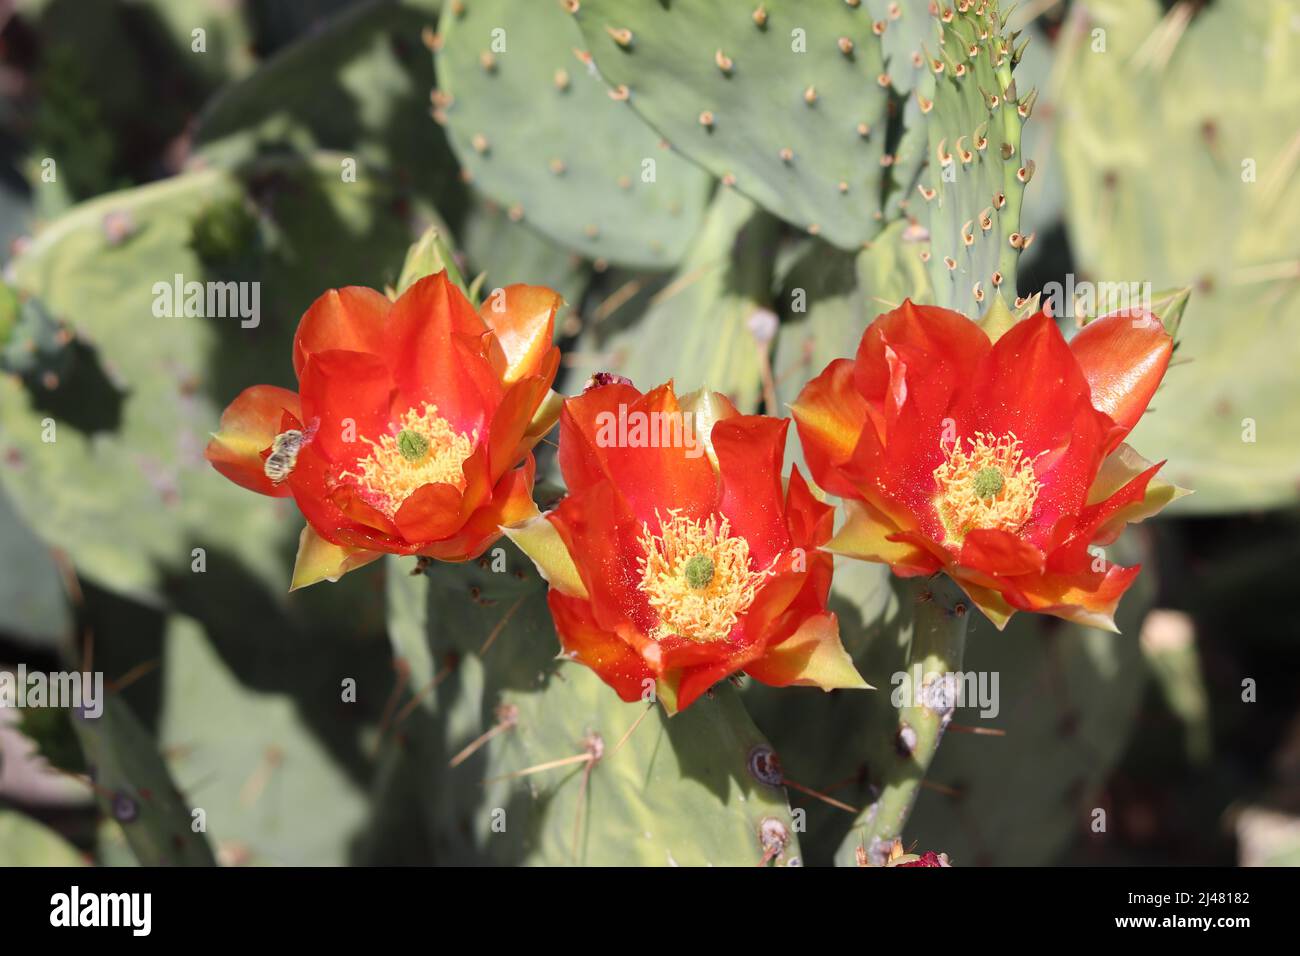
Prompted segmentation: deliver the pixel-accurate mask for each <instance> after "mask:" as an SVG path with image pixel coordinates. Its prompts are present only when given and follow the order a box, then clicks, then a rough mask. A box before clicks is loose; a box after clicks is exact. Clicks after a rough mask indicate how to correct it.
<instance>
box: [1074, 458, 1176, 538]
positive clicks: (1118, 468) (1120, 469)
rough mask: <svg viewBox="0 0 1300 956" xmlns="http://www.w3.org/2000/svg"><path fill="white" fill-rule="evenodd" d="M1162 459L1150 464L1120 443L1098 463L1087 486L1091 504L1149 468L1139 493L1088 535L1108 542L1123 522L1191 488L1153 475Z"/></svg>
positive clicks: (1149, 512) (1136, 518)
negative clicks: (1137, 497) (1092, 479)
mask: <svg viewBox="0 0 1300 956" xmlns="http://www.w3.org/2000/svg"><path fill="white" fill-rule="evenodd" d="M1163 464H1164V462H1160V463H1159V464H1152V463H1151V462H1149V461H1147V460H1146V459H1145V458H1143V457H1142V456H1141V455H1139V454H1138V453H1137V452H1136V451H1134V450H1133V447H1132V446H1131V445H1127V444H1121V445H1120V446H1119V447H1118V448H1116V449H1115V450H1114V451H1113V452H1111V453H1110V454H1109V455H1108V456H1107V457H1106V460H1105V461H1103V462H1102V463H1101V470H1100V471H1099V472H1098V473H1097V478H1096V480H1095V481H1093V483H1092V487H1091V488H1089V489H1088V504H1089V505H1090V506H1091V505H1094V504H1097V503H1099V502H1102V501H1105V500H1106V499H1108V498H1111V497H1113V496H1114V495H1115V494H1117V493H1118V492H1119V491H1120V489H1121V488H1123V487H1124V486H1126V485H1128V484H1129V483H1131V482H1132V481H1133V480H1134V479H1136V478H1138V477H1140V476H1141V475H1143V474H1145V473H1147V472H1151V477H1149V479H1148V481H1147V483H1146V485H1145V487H1144V490H1143V494H1142V497H1141V498H1140V499H1134V500H1132V501H1125V502H1124V503H1123V506H1122V507H1120V508H1118V509H1112V511H1111V513H1110V514H1109V515H1107V516H1106V517H1105V518H1104V519H1103V520H1102V521H1100V522H1098V523H1097V526H1096V528H1095V529H1094V531H1093V534H1092V539H1093V540H1094V541H1095V542H1097V543H1098V544H1109V543H1110V542H1112V541H1114V540H1115V539H1116V538H1118V537H1119V534H1120V532H1121V531H1123V530H1124V526H1125V525H1129V524H1137V523H1138V522H1139V521H1143V520H1145V519H1146V518H1149V517H1151V516H1152V515H1154V514H1156V513H1157V512H1159V511H1160V510H1161V509H1163V508H1164V507H1165V506H1166V505H1168V504H1170V503H1171V502H1174V501H1177V500H1178V499H1179V498H1182V497H1184V496H1186V495H1190V494H1191V492H1190V491H1188V490H1187V489H1186V488H1180V487H1178V486H1177V485H1175V484H1173V483H1172V482H1168V481H1164V480H1162V479H1160V478H1159V477H1155V469H1158V468H1159V467H1160V466H1161V465H1163Z"/></svg>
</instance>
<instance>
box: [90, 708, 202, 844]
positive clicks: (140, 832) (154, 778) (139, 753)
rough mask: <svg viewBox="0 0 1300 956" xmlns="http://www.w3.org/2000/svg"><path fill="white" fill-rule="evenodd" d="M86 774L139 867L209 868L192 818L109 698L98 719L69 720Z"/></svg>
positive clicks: (127, 713)
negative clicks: (77, 740) (119, 828)
mask: <svg viewBox="0 0 1300 956" xmlns="http://www.w3.org/2000/svg"><path fill="white" fill-rule="evenodd" d="M72 726H73V727H74V728H75V729H76V732H77V737H78V738H79V739H80V740H81V746H82V749H83V750H84V751H85V755H86V773H87V775H88V776H89V778H90V783H91V785H92V787H93V788H94V791H95V798H96V800H97V801H98V803H99V805H100V808H101V810H102V811H103V813H104V815H105V816H106V817H108V818H109V819H112V820H116V821H117V823H118V824H119V825H120V826H121V828H122V832H123V833H124V834H125V835H126V841H127V843H128V844H129V845H130V847H131V850H132V852H133V853H134V854H135V856H136V858H137V859H138V860H139V861H140V862H141V863H142V864H143V865H145V866H215V865H216V859H215V858H214V857H213V855H212V848H211V847H210V846H209V845H208V841H207V837H206V836H205V835H204V832H203V830H202V829H201V828H200V826H199V824H198V823H196V820H197V818H196V817H195V816H194V815H193V814H192V812H191V809H190V807H189V805H188V804H187V803H186V800H185V798H184V797H183V796H182V795H181V793H180V791H179V790H177V789H176V784H175V783H174V782H173V780H172V777H171V775H170V774H169V773H168V771H167V767H166V765H165V764H164V763H163V761H162V758H161V757H160V756H159V754H158V752H157V750H156V749H155V747H154V744H153V741H152V740H151V739H150V737H149V732H148V731H147V730H145V728H144V727H143V726H141V725H140V722H139V720H138V719H137V718H136V716H135V715H134V714H133V713H131V710H130V708H129V707H127V705H126V704H125V703H124V702H123V701H122V700H120V699H119V698H117V697H116V696H114V695H112V694H109V695H107V696H106V697H105V699H104V712H103V713H102V714H101V715H99V716H98V717H89V716H87V715H85V714H73V717H72Z"/></svg>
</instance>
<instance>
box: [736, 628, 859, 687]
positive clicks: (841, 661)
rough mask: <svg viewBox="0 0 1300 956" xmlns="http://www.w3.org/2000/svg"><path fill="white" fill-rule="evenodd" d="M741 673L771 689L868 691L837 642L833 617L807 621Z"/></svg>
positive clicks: (836, 629) (849, 658) (841, 644)
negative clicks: (803, 688)
mask: <svg viewBox="0 0 1300 956" xmlns="http://www.w3.org/2000/svg"><path fill="white" fill-rule="evenodd" d="M745 673H747V674H749V675H750V676H751V677H753V678H755V679H756V680H759V681H762V682H763V683H764V684H769V685H771V686H773V687H787V686H789V685H791V684H796V685H800V686H804V687H820V688H821V689H822V690H827V691H829V690H836V689H840V688H845V689H848V688H858V689H868V690H869V689H871V685H870V684H868V683H867V682H866V681H865V680H863V679H862V675H861V674H859V673H858V669H857V667H856V666H855V665H854V663H853V658H852V657H850V656H849V653H848V651H846V650H845V649H844V645H843V643H842V642H841V641H840V628H839V623H838V622H837V621H836V618H835V615H834V614H818V615H816V616H815V617H810V618H808V619H807V620H806V621H804V622H803V624H802V625H800V627H799V629H798V630H797V631H795V632H794V634H792V635H790V637H788V638H786V639H785V640H784V641H782V642H781V643H780V644H779V645H777V646H776V647H769V648H768V650H767V653H766V654H764V655H763V656H762V657H760V658H759V659H758V660H756V661H754V662H752V663H751V664H749V665H748V666H746V668H745Z"/></svg>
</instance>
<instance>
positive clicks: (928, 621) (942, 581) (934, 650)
mask: <svg viewBox="0 0 1300 956" xmlns="http://www.w3.org/2000/svg"><path fill="white" fill-rule="evenodd" d="M914 588H915V593H916V597H915V612H914V617H913V621H912V642H911V646H910V648H909V650H908V660H907V669H908V671H909V672H912V671H914V670H915V669H916V668H918V667H919V668H920V670H921V673H922V674H924V675H927V678H928V679H929V680H930V682H929V683H927V684H926V685H925V686H924V687H922V688H913V693H912V695H911V696H912V700H910V701H909V702H907V703H906V704H904V706H903V707H902V708H900V710H899V712H898V730H897V731H896V733H895V735H894V739H893V740H892V741H891V744H892V747H891V752H890V753H889V755H888V756H887V758H886V759H885V761H884V762H883V764H882V766H884V767H886V768H887V769H886V770H885V771H884V779H883V781H882V784H883V786H882V787H881V790H880V796H879V797H878V798H877V799H876V801H875V802H874V803H873V804H871V805H870V806H869V807H867V808H866V809H865V810H864V811H863V812H862V814H860V815H859V817H858V823H859V826H860V827H861V833H862V841H861V845H862V846H863V847H865V848H866V851H867V854H868V856H869V857H870V858H871V862H873V863H882V862H884V861H883V859H882V858H881V857H882V854H883V851H887V849H888V847H889V846H890V845H892V844H893V842H894V840H895V839H897V838H898V837H899V836H900V834H901V833H902V831H903V827H904V825H905V824H906V823H907V818H908V816H909V815H910V814H911V811H912V807H913V805H914V804H915V802H916V795H917V792H918V791H919V789H920V787H921V786H922V781H923V780H924V777H925V774H926V771H927V770H928V769H929V767H930V763H931V761H932V760H933V759H934V755H935V752H936V751H937V750H938V747H939V742H940V740H941V739H942V738H943V732H944V730H945V729H947V727H948V725H949V723H950V722H951V720H952V714H953V709H954V697H953V696H952V692H953V691H954V690H955V688H954V686H953V681H952V679H951V678H949V677H947V676H946V675H951V674H956V673H957V672H958V671H960V670H961V663H962V655H963V652H964V649H965V644H966V626H967V623H968V618H969V613H968V605H967V602H966V598H965V595H964V594H963V593H962V591H961V589H960V588H959V587H958V586H957V585H956V584H954V583H953V582H952V581H951V580H950V579H948V578H946V577H942V576H940V577H936V578H932V579H929V580H921V581H919V582H917V583H916V584H915V585H914ZM934 675H943V676H934ZM904 744H905V745H906V746H903V745H904Z"/></svg>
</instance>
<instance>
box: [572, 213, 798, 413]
mask: <svg viewBox="0 0 1300 956" xmlns="http://www.w3.org/2000/svg"><path fill="white" fill-rule="evenodd" d="M777 227H778V223H777V221H776V220H775V219H773V218H772V217H770V216H768V215H767V214H766V213H764V212H763V211H762V210H760V209H758V208H757V207H756V206H755V205H754V204H753V203H752V202H750V201H749V200H748V199H746V198H745V197H744V196H741V195H739V194H738V193H735V192H732V191H730V190H726V191H723V192H720V193H718V195H717V196H716V197H715V199H714V201H713V205H712V206H711V207H710V209H709V214H708V217H707V218H706V219H705V222H704V225H703V227H702V228H701V229H700V232H699V234H698V235H697V236H696V237H695V242H694V244H693V245H692V246H691V249H690V252H688V253H687V255H686V258H685V259H684V260H683V261H682V265H681V268H680V269H679V270H678V272H677V273H676V274H675V275H674V276H673V278H672V279H671V280H670V281H669V282H668V284H667V285H666V286H664V287H663V288H662V289H660V290H659V291H658V292H657V293H656V294H655V295H654V296H653V297H652V298H651V300H650V303H649V308H648V309H647V310H646V312H645V314H644V315H643V316H641V318H640V319H639V320H638V321H637V322H636V323H635V324H634V325H632V326H631V327H630V328H627V329H624V330H622V331H620V332H617V333H614V334H608V332H609V331H610V330H609V329H607V328H604V327H602V326H600V325H594V326H593V327H592V329H591V334H589V335H587V336H586V337H585V338H584V340H583V350H582V351H583V353H584V354H585V356H586V358H585V361H584V362H583V364H582V365H580V366H579V367H578V370H577V371H578V374H577V375H575V376H574V380H575V381H576V382H582V381H585V380H586V377H587V376H589V375H591V374H592V373H593V372H600V371H608V372H617V373H618V374H620V375H625V376H627V377H628V378H630V379H632V381H633V382H634V383H635V384H636V385H637V387H638V388H642V389H646V390H649V389H650V388H653V387H654V386H656V385H659V384H661V383H662V382H666V381H668V380H669V379H674V380H675V381H676V383H677V386H678V388H679V389H680V390H681V391H682V392H688V391H693V390H695V389H697V388H703V387H706V386H707V387H708V388H711V389H713V390H714V391H718V392H723V393H725V394H727V395H728V396H729V397H730V398H731V399H732V401H734V402H735V403H736V405H737V406H738V407H739V408H740V409H741V410H742V411H754V410H755V409H756V408H757V405H758V399H759V394H760V383H761V380H762V375H763V366H764V363H765V362H766V361H767V356H768V354H769V350H770V349H771V341H772V335H773V334H774V333H775V331H776V316H775V315H774V314H772V313H771V312H770V306H771V303H770V302H769V291H768V289H769V286H770V281H771V263H772V260H773V258H774V254H775V250H776V246H777ZM617 324H618V323H614V322H611V323H610V325H611V326H616V325H617ZM664 343H672V346H673V347H672V348H664V347H663V345H664Z"/></svg>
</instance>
